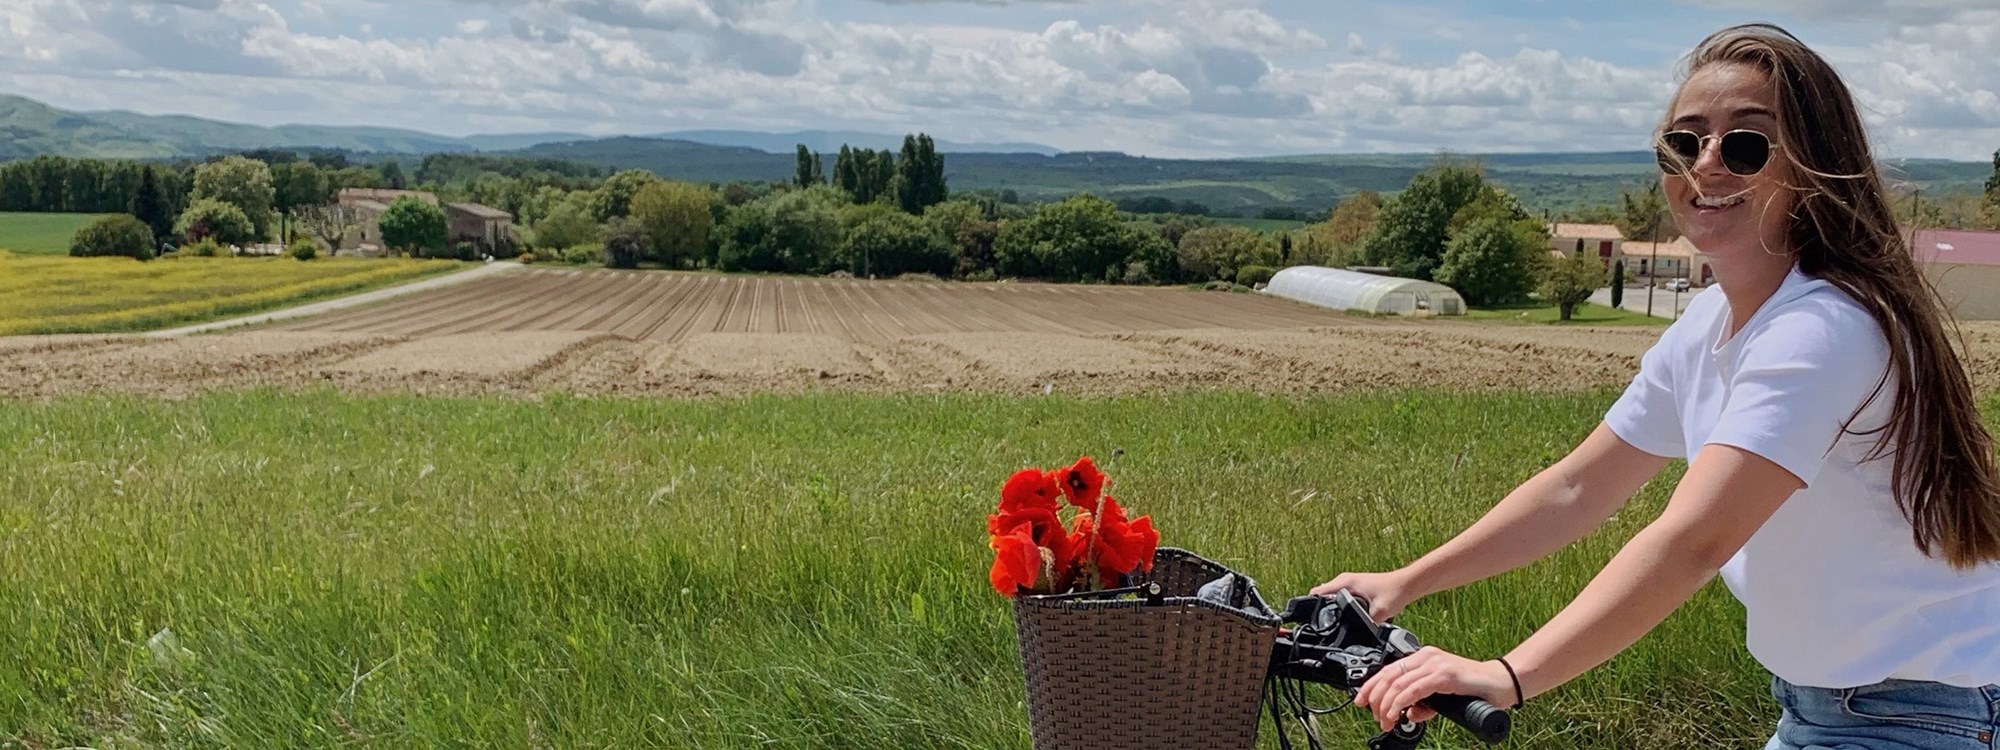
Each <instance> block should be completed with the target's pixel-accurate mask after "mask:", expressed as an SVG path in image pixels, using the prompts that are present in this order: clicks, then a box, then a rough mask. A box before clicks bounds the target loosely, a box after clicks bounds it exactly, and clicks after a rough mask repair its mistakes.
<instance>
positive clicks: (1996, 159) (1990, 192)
mask: <svg viewBox="0 0 2000 750" xmlns="http://www.w3.org/2000/svg"><path fill="white" fill-rule="evenodd" d="M1979 225H1980V228H1981V229H1996V230H2000V151H1994V152H1993V176H1992V177H1988V178H1986V200H1985V202H1984V205H1983V206H1982V207H1981V209H1980V213H1979Z"/></svg>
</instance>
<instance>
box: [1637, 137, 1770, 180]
mask: <svg viewBox="0 0 2000 750" xmlns="http://www.w3.org/2000/svg"><path fill="white" fill-rule="evenodd" d="M1711 139H1716V140H1720V141H1721V148H1720V149H1719V150H1720V151H1721V156H1722V166H1723V168H1724V169H1727V170H1729V173H1730V174H1733V175H1736V176H1738V177H1749V176H1750V175H1753V174H1756V173H1758V172H1762V171H1764V165H1766V164H1769V163H1770V162H1771V150H1772V149H1775V148H1777V147H1778V146H1777V145H1776V144H1774V143H1771V137H1770V136H1767V135H1764V134H1763V133H1759V132H1757V131H1755V130H1731V131H1729V132H1727V133H1723V134H1722V135H1697V134H1695V133H1694V132H1693V131H1689V130H1675V131H1671V132H1667V133H1661V134H1660V141H1659V143H1657V144H1655V145H1654V146H1653V153H1654V155H1655V156H1656V157H1658V159H1659V162H1660V171H1662V172H1666V173H1667V174H1682V175H1684V174H1687V173H1688V172H1690V171H1692V170H1693V169H1694V163H1695V162H1696V161H1697V160H1699V159H1701V149H1702V147H1703V146H1705V145H1707V144H1708V141H1709V140H1711Z"/></svg>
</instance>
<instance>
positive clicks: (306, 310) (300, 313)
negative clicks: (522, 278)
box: [140, 261, 521, 338]
mask: <svg viewBox="0 0 2000 750" xmlns="http://www.w3.org/2000/svg"><path fill="white" fill-rule="evenodd" d="M520 267H521V264H519V263H515V262H512V261H505V262H500V261H496V262H493V263H487V264H485V265H482V266H480V267H478V268H474V269H471V270H468V271H454V272H451V273H447V274H445V275H443V276H432V277H430V278H427V279H423V280H421V281H414V282H411V283H408V284H399V285H396V286H392V287H387V288H384V289H377V290H375V291H372V292H366V293H362V294H356V295H352V296H347V297H336V298H333V299H330V300H326V301H324V302H314V303H312V304H310V305H300V306H298V307H287V308H284V309H281V310H271V311H268V312H261V313H257V314H256V315H245V316H243V317H240V318H230V319H228V320H218V321H215V322H213V323H202V324H200V325H191V326H182V327H180V328H168V329H166V330H162V331H148V332H146V333H143V334H140V335H142V336H149V337H153V338H167V337H172V336H186V335H188V334H191V333H207V332H209V331H214V330H218V329H222V328H235V327H237V326H248V325H257V324H259V323H269V322H271V321H274V320H285V319H287V318H303V317H305V316H308V315H318V314H320V313H327V312H333V311H334V310H341V309H345V308H349V307H354V306H355V305H366V304H369V303H371V302H380V301H382V300H385V299H389V298H390V297H399V296H402V295H405V294H409V293H411V292H421V291H424V290H427V289H437V288H439V287H445V286H451V285H453V284H463V283H465V282H468V281H472V280H474V279H479V278H484V277H487V276H491V275H493V274H496V273H506V272H507V271H511V270H513V269H516V268H520Z"/></svg>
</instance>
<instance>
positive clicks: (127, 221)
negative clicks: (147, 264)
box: [69, 214, 153, 260]
mask: <svg viewBox="0 0 2000 750" xmlns="http://www.w3.org/2000/svg"><path fill="white" fill-rule="evenodd" d="M69 254H70V255H72V256H75V257H78V258H89V257H98V256H123V257H127V258H137V259H139V260H152V259H153V228H152V227H149V226H146V222H143V221H140V220H139V219H138V218H136V217H133V216H132V215H130V214H114V215H111V216H105V217H102V218H99V219H97V220H96V221H92V222H90V223H89V224H85V225H84V226H83V228H82V229H78V230H76V234H75V235H73V236H71V237H70V241H69Z"/></svg>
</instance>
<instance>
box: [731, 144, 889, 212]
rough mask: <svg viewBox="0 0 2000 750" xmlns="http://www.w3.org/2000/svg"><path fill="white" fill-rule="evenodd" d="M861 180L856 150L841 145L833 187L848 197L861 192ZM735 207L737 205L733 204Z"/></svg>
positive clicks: (835, 159)
mask: <svg viewBox="0 0 2000 750" xmlns="http://www.w3.org/2000/svg"><path fill="white" fill-rule="evenodd" d="M860 181H861V180H860V178H859V177H858V175H857V173H856V172H855V163H854V150H853V149H850V148H848V147H847V144H845V143H843V144H840V155H838V156H835V157H834V158H833V185H834V187H837V188H840V189H841V190H845V191H847V194H848V195H854V194H856V191H858V190H860V189H861V188H860ZM732 205H735V204H732Z"/></svg>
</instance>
